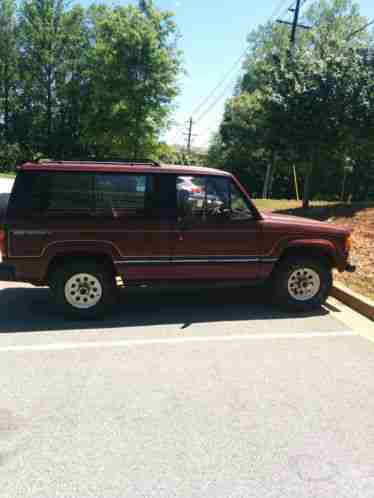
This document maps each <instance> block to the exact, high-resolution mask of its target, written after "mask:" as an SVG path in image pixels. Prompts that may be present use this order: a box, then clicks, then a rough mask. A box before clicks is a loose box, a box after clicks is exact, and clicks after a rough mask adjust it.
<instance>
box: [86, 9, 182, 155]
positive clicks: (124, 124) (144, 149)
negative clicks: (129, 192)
mask: <svg viewBox="0 0 374 498" xmlns="http://www.w3.org/2000/svg"><path fill="white" fill-rule="evenodd" d="M140 7H141V8H140V9H139V8H138V9H137V8H134V7H132V6H128V7H115V8H109V7H104V6H93V7H91V9H90V11H89V16H90V22H91V24H92V26H93V29H92V36H91V40H92V50H91V53H90V64H91V75H90V79H91V88H90V91H91V107H90V112H89V114H88V116H87V121H86V140H87V141H88V142H94V143H97V144H104V145H105V144H106V145H109V146H110V148H111V149H112V150H115V151H119V152H121V153H122V154H125V155H126V154H127V155H128V156H129V157H131V158H133V159H136V158H137V157H140V156H147V155H149V153H150V152H151V151H152V150H154V148H155V147H156V146H157V139H158V137H159V135H160V133H161V131H162V130H163V129H164V128H165V126H166V124H167V120H168V116H169V114H170V111H171V109H172V107H171V105H172V101H173V99H174V97H175V96H176V95H177V92H178V88H177V84H176V78H177V75H178V73H179V71H180V64H181V61H180V54H179V52H178V51H177V49H176V45H175V42H176V26H175V24H174V22H173V21H172V18H171V14H170V13H168V12H160V11H159V10H157V9H155V8H154V7H153V4H152V2H141V5H140ZM98 68H99V70H98Z"/></svg>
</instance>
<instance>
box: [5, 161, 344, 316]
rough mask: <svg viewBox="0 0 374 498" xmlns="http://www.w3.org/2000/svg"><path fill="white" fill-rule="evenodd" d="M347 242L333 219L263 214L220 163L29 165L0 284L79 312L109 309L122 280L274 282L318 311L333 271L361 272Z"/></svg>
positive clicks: (16, 198) (20, 180) (18, 190)
mask: <svg viewBox="0 0 374 498" xmlns="http://www.w3.org/2000/svg"><path fill="white" fill-rule="evenodd" d="M195 185H198V188H197V189H195V188H193V187H194V186H195ZM350 243H351V242H350V233H349V232H348V231H347V230H345V229H343V228H340V227H336V226H334V225H332V224H330V223H322V222H317V221H312V220H309V219H303V218H297V217H291V216H278V215H272V214H264V213H260V212H259V211H258V210H257V208H256V207H255V205H254V204H253V203H252V201H251V200H250V197H249V195H248V193H247V192H246V191H245V189H244V188H243V187H242V186H241V185H240V183H239V182H238V180H237V179H236V178H235V177H234V176H233V175H231V174H229V173H227V172H224V171H221V170H215V169H210V168H201V167H191V166H173V165H165V166H164V165H162V166H160V165H155V164H151V163H144V164H130V163H119V164H116V163H95V162H87V163H84V162H45V163H27V164H25V165H23V166H21V167H20V168H19V170H18V173H17V178H16V180H15V184H14V187H13V191H12V194H11V197H10V201H9V204H8V209H7V212H6V215H5V222H4V227H3V231H2V232H1V245H2V247H1V251H2V255H3V263H2V264H1V265H0V280H15V281H22V282H29V283H32V284H34V285H49V286H50V287H51V288H52V290H53V292H54V294H55V296H56V298H57V300H58V301H59V302H60V303H61V304H62V305H63V306H64V307H65V309H66V310H67V311H72V312H73V313H74V312H75V313H77V314H78V315H80V316H90V315H94V314H96V313H98V312H99V311H100V312H101V311H102V310H103V309H104V308H107V305H108V304H109V302H111V301H113V297H114V293H115V288H116V286H115V278H116V277H117V276H120V277H122V280H123V282H124V283H125V285H132V284H133V285H143V284H148V285H152V284H160V283H163V282H167V283H168V284H171V283H180V282H197V281H199V282H202V281H203V282H222V281H226V282H227V281H235V282H248V283H257V282H264V281H268V282H271V283H272V287H273V289H274V290H275V293H276V294H277V296H278V297H279V298H280V300H281V301H283V302H285V303H286V304H288V305H291V306H293V307H294V308H296V309H310V308H312V307H316V306H318V305H320V304H321V303H322V302H323V301H324V300H325V299H326V297H327V295H328V293H329V291H330V288H331V282H332V279H331V270H332V268H337V269H338V270H339V271H344V270H349V271H353V270H354V268H353V267H352V265H350V263H349V249H350ZM77 275H78V276H77ZM85 282H86V283H85ZM75 289H76V290H75ZM94 289H96V291H94ZM69 293H70V294H69Z"/></svg>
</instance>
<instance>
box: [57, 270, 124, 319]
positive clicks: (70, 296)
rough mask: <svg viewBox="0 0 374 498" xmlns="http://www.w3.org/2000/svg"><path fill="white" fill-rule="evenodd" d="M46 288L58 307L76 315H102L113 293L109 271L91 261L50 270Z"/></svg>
mask: <svg viewBox="0 0 374 498" xmlns="http://www.w3.org/2000/svg"><path fill="white" fill-rule="evenodd" d="M50 287H51V289H52V292H53V294H54V296H55V299H56V301H57V304H58V305H59V307H60V309H61V310H62V311H64V312H65V313H66V314H68V315H70V316H73V317H76V318H96V317H99V316H101V315H103V314H105V313H106V312H107V311H108V310H109V309H110V307H111V306H112V305H113V304H114V302H115V298H116V295H117V289H116V283H115V279H114V275H113V274H112V272H111V271H110V270H109V269H108V268H106V266H105V265H100V264H96V263H94V262H84V261H81V262H80V261H77V262H73V263H71V264H64V265H63V266H61V267H59V268H57V269H56V271H55V272H54V273H53V275H52V277H51V281H50Z"/></svg>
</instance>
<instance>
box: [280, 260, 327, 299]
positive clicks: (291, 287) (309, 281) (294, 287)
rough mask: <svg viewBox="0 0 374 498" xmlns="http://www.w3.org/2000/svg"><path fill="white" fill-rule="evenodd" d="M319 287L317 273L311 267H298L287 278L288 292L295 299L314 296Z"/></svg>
mask: <svg viewBox="0 0 374 498" xmlns="http://www.w3.org/2000/svg"><path fill="white" fill-rule="evenodd" d="M320 288H321V279H320V278H319V275H318V273H317V272H316V271H315V270H312V269H311V268H298V269H297V270H295V271H294V272H292V273H291V275H290V276H289V279H288V292H289V294H290V296H291V297H292V298H293V299H295V300H296V301H308V300H309V299H313V297H314V296H316V295H317V294H318V292H319V290H320Z"/></svg>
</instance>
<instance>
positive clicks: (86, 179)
mask: <svg viewBox="0 0 374 498" xmlns="http://www.w3.org/2000/svg"><path fill="white" fill-rule="evenodd" d="M91 187H92V175H91V174H90V173H79V172H74V173H69V172H63V171H59V172H50V171H41V172H37V171H23V172H20V173H19V174H18V175H17V179H16V184H15V187H14V191H13V193H12V197H11V202H10V207H9V212H10V214H12V213H14V214H17V213H27V214H28V215H31V216H33V215H38V216H41V215H44V216H59V215H63V216H75V215H77V214H80V215H81V214H83V215H84V214H87V215H89V214H90V212H91V209H92V188H91Z"/></svg>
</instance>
